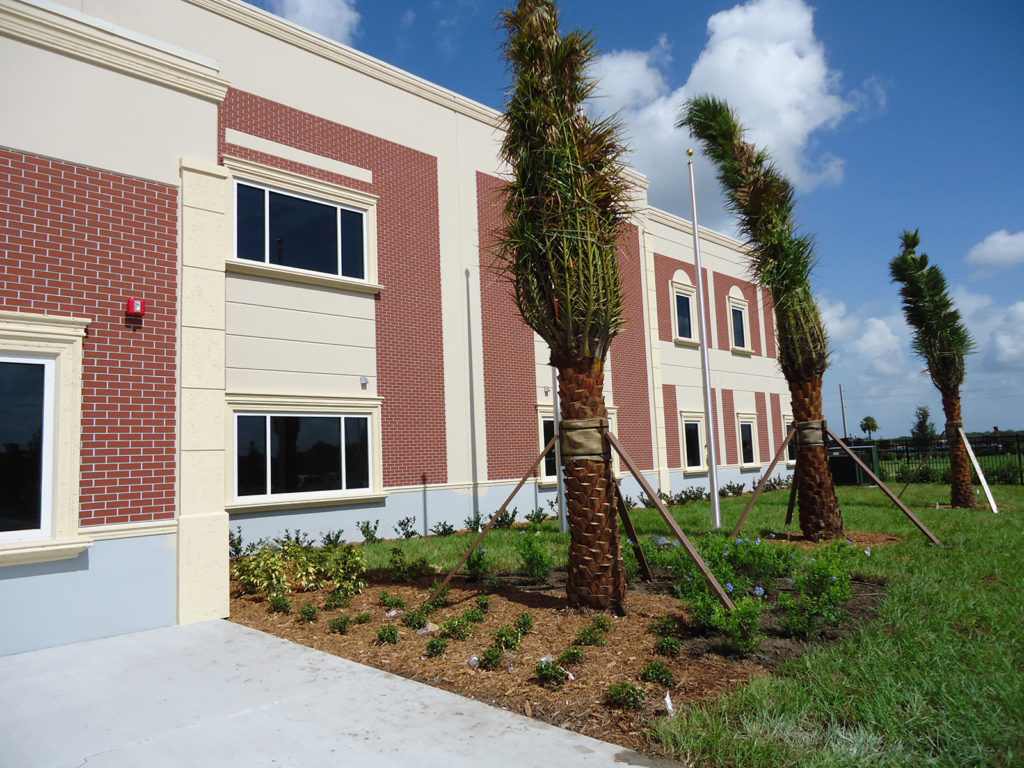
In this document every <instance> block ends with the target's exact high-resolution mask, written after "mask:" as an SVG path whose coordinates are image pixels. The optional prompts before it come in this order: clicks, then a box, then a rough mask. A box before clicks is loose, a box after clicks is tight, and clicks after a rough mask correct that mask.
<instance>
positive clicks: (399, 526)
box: [394, 517, 419, 539]
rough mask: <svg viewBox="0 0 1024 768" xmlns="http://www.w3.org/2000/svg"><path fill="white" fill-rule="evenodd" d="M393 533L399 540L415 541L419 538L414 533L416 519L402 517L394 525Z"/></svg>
mask: <svg viewBox="0 0 1024 768" xmlns="http://www.w3.org/2000/svg"><path fill="white" fill-rule="evenodd" d="M394 531H395V534H396V535H397V536H398V538H400V539H415V538H416V537H417V536H419V534H418V533H416V518H415V517H403V518H402V519H401V520H399V521H398V522H397V523H396V524H395V527H394Z"/></svg>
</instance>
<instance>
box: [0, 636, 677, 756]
mask: <svg viewBox="0 0 1024 768" xmlns="http://www.w3.org/2000/svg"><path fill="white" fill-rule="evenodd" d="M616 763H618V764H623V765H640V766H676V768H678V764H677V763H672V762H668V761H662V760H657V759H653V758H648V757H645V756H643V755H639V754H637V753H635V752H631V751H629V750H626V749H623V748H621V747H617V746H614V745H611V744H606V743H604V742H601V741H596V740H594V739H591V738H588V737H586V736H581V735H579V734H575V733H571V732H569V731H563V730H561V729H559V728H555V727H552V726H549V725H546V724H544V723H541V722H538V721H536V720H531V719H529V718H526V717H522V716H520V715H516V714H513V713H511V712H506V711H504V710H501V709H496V708H493V707H489V706H487V705H485V704H481V703H479V702H477V701H472V700H470V699H464V698H462V697H461V696H456V695H455V694H451V693H448V692H446V691H442V690H439V689H436V688H431V687H429V686H426V685H422V684H420V683H415V682H412V681H409V680H405V679H404V678H400V677H396V676H394V675H390V674H388V673H386V672H381V671H380V670H377V669H373V668H371V667H365V666H362V665H359V664H355V663H353V662H350V661H348V660H346V659H342V658H338V657H337V656H331V655H329V654H326V653H322V652H320V651H315V650H312V649H310V648H306V647H304V646H301V645H295V644H292V643H289V642H287V641H285V640H281V639H279V638H276V637H273V636H271V635H266V634H263V633H262V632H257V631H255V630H252V629H248V628H246V627H242V626H239V625H237V624H232V623H230V622H227V621H212V622H206V623H203V624H194V625H191V626H184V627H169V628H166V629H157V630H152V631H149V632H139V633H136V634H132V635H123V636H120V637H114V638H109V639H106V640H94V641H91V642H87V643H78V644H75V645H66V646H62V647H59V648H49V649H46V650H42V651H33V652H31V653H22V654H17V655H14V656H6V657H2V658H0V766H3V768H51V767H52V768H71V767H72V766H89V768H97V767H100V768H108V767H111V766H118V767H119V768H137V767H139V766H145V768H160V767H161V766H168V767H172V766H173V768H183V767H187V768H193V767H195V766H236V765H237V766H245V767H246V768H258V767H259V766H285V767H287V768H316V767H318V766H331V768H337V767H338V766H339V765H353V766H360V768H374V767H376V766H411V767H414V768H433V766H438V768H441V767H442V766H443V767H444V768H461V766H474V767H476V766H488V768H490V767H491V766H516V768H531V767H532V766H560V768H568V767H569V766H577V765H579V766H597V765H600V766H609V765H614V764H616Z"/></svg>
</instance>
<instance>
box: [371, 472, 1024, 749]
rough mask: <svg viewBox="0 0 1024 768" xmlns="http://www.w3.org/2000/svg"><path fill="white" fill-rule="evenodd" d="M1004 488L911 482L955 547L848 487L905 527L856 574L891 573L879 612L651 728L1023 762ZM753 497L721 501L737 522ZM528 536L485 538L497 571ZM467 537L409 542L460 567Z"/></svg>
mask: <svg viewBox="0 0 1024 768" xmlns="http://www.w3.org/2000/svg"><path fill="white" fill-rule="evenodd" d="M993 492H994V495H995V498H996V501H997V502H998V503H999V505H1000V514H999V515H993V514H992V513H991V511H989V510H988V509H987V507H984V506H979V507H978V508H977V509H976V510H972V511H964V510H949V509H942V510H936V509H935V508H934V507H935V503H936V502H941V503H943V504H948V502H949V489H948V487H946V486H940V485H915V486H911V487H910V488H909V489H908V490H907V493H906V494H905V496H904V500H905V501H906V502H907V504H908V506H909V507H910V508H911V509H912V510H913V511H914V512H915V514H917V515H918V516H919V517H920V518H921V520H922V522H924V523H925V525H927V526H928V527H929V528H930V529H931V530H932V531H933V532H934V533H935V534H936V536H938V538H939V539H940V540H941V541H942V542H943V545H944V546H943V547H942V548H936V547H933V546H931V545H930V544H929V543H928V540H927V539H926V538H925V536H924V535H923V534H922V533H921V532H920V531H918V530H917V528H916V527H914V525H913V524H912V523H911V522H910V521H909V520H907V519H906V518H905V517H904V516H903V515H902V513H900V512H899V510H898V509H896V508H895V507H894V506H893V505H892V504H891V503H890V502H889V500H888V499H887V498H886V497H885V496H884V495H883V494H882V493H881V491H879V490H877V489H862V488H841V489H840V500H841V503H842V508H843V513H844V518H845V521H846V526H847V528H849V529H850V530H857V531H885V532H889V533H893V534H896V535H898V536H902V537H903V539H902V540H901V541H900V542H899V543H897V544H894V545H889V546H884V547H877V548H876V549H875V550H874V551H873V552H872V553H871V556H870V557H865V558H861V559H859V560H858V562H859V566H858V569H859V570H858V572H857V573H858V574H859V575H862V576H866V577H872V578H881V579H884V580H885V581H886V582H887V585H888V591H887V595H886V597H885V599H884V601H883V603H882V605H881V606H880V608H879V614H878V618H877V619H876V620H875V621H874V622H872V623H870V624H868V625H865V626H861V627H859V628H858V629H857V630H856V631H855V632H854V633H853V634H852V635H850V636H849V637H848V638H847V639H845V640H843V641H840V642H839V643H836V644H833V645H828V646H822V647H820V648H818V649H817V650H814V651H812V652H811V653H809V654H807V655H805V656H803V657H800V658H798V659H796V660H794V661H792V662H789V663H787V664H786V665H785V666H784V667H783V668H782V669H781V670H780V671H779V672H778V673H777V674H775V675H774V676H772V677H766V678H761V679H758V680H756V681H755V682H753V683H751V684H749V685H747V686H745V687H743V688H740V689H737V690H735V691H734V692H732V693H730V694H727V695H726V696H724V697H722V698H720V699H717V700H715V701H713V702H711V703H707V704H703V705H696V706H693V707H689V708H685V709H682V710H681V711H679V712H677V714H676V716H675V717H674V718H670V719H664V720H661V721H660V722H658V723H657V724H656V725H655V728H654V732H653V738H655V739H656V740H659V741H661V742H663V743H664V744H665V745H667V746H668V747H670V748H671V749H672V750H673V751H675V753H676V754H677V755H678V756H679V758H680V759H682V760H684V761H686V762H689V761H692V762H693V763H695V764H696V765H701V766H704V765H709V766H711V765H714V766H730V767H732V766H735V767H736V768H739V767H740V766H765V767H766V768H767V766H772V767H773V768H774V767H775V766H949V767H950V768H952V767H953V766H956V767H957V768H959V767H960V766H1000V767H1002V766H1005V767H1007V768H1009V766H1020V765H1024V552H1022V551H1021V549H1022V546H1024V535H1022V520H1024V488H1021V487H1020V486H996V487H995V488H994V489H993ZM748 498H749V496H748V497H740V498H731V499H725V500H723V504H722V511H723V520H724V521H725V524H726V526H728V525H731V524H732V522H733V521H735V520H736V519H737V518H738V517H739V514H740V511H741V510H742V508H743V506H744V504H745V503H746V501H747V499H748ZM788 498H789V494H788V492H787V491H778V492H775V493H771V494H766V495H765V496H763V497H762V499H761V500H759V502H758V505H757V507H756V508H755V509H754V511H753V512H752V513H751V516H750V519H749V521H748V522H747V525H746V528H745V530H744V533H745V535H748V536H751V535H756V534H760V533H767V532H768V531H781V530H783V521H784V519H785V512H786V504H787V502H788ZM674 512H675V514H676V518H677V519H678V520H679V522H680V524H681V525H682V526H683V528H684V529H685V530H686V531H687V533H689V534H691V535H692V536H695V537H699V535H700V534H701V533H703V532H705V531H707V530H708V528H709V521H710V519H711V512H710V504H709V503H708V502H703V503H696V504H690V505H687V506H685V507H682V508H677V509H675V510H674ZM634 520H635V524H636V526H637V528H638V531H639V533H640V534H641V535H645V534H658V535H667V530H666V527H665V526H664V524H662V523H661V522H660V518H659V517H658V515H657V513H656V512H654V511H651V510H637V511H636V512H635V513H634ZM794 529H795V526H794ZM518 535H519V534H518V533H517V532H516V531H494V532H492V533H490V534H488V536H487V539H486V540H485V543H484V546H485V547H487V548H488V554H489V555H490V556H491V557H492V558H493V560H494V562H495V565H496V566H497V568H498V570H502V571H513V570H515V569H516V568H517V567H518V565H519V561H518V558H517V556H516V554H515V552H514V550H513V548H512V546H511V539H512V537H515V536H518ZM540 539H541V541H542V542H543V543H544V545H545V546H546V547H547V548H548V549H549V551H550V553H551V554H552V555H553V556H554V558H555V567H556V568H558V567H564V566H565V559H566V552H565V550H566V537H563V536H562V535H560V534H559V533H558V532H557V530H556V528H555V525H554V523H553V522H548V523H545V524H544V526H543V528H542V534H541V537H540ZM470 540H471V539H470V538H469V536H468V535H456V536H448V537H434V538H430V539H425V540H419V539H414V540H411V541H407V542H403V543H402V549H403V550H404V552H405V554H406V557H407V558H410V559H415V558H418V557H425V558H426V559H427V560H428V561H429V562H432V563H435V564H438V565H440V566H442V567H445V568H450V567H451V566H453V565H454V564H455V562H456V561H457V560H458V558H459V557H460V556H461V555H462V554H463V553H464V552H465V549H466V547H468V545H469V542H470ZM393 546H394V544H393V543H380V544H374V545H369V546H365V547H364V548H363V552H364V555H365V557H366V561H367V566H368V567H369V568H371V569H372V568H384V567H385V566H386V565H387V559H388V554H389V552H390V549H391V547H393Z"/></svg>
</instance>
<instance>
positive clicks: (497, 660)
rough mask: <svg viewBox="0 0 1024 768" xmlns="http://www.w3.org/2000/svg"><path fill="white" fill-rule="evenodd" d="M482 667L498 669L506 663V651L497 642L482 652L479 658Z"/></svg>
mask: <svg viewBox="0 0 1024 768" xmlns="http://www.w3.org/2000/svg"><path fill="white" fill-rule="evenodd" d="M477 662H478V663H479V665H480V669H487V670H492V669H497V668H498V667H502V666H504V665H505V651H504V649H503V648H502V647H501V646H499V645H498V644H497V643H495V644H494V645H492V646H491V647H490V648H488V649H487V650H485V651H484V652H483V653H481V654H480V657H479V658H478V659H477Z"/></svg>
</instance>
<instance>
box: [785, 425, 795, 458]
mask: <svg viewBox="0 0 1024 768" xmlns="http://www.w3.org/2000/svg"><path fill="white" fill-rule="evenodd" d="M794 426H796V425H795V424H794V423H793V422H790V423H789V424H786V425H784V427H785V429H786V430H787V431H788V430H791V429H793V427H794ZM786 458H787V459H788V460H789V461H796V435H793V439H792V440H790V441H789V445H787V446H786Z"/></svg>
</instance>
